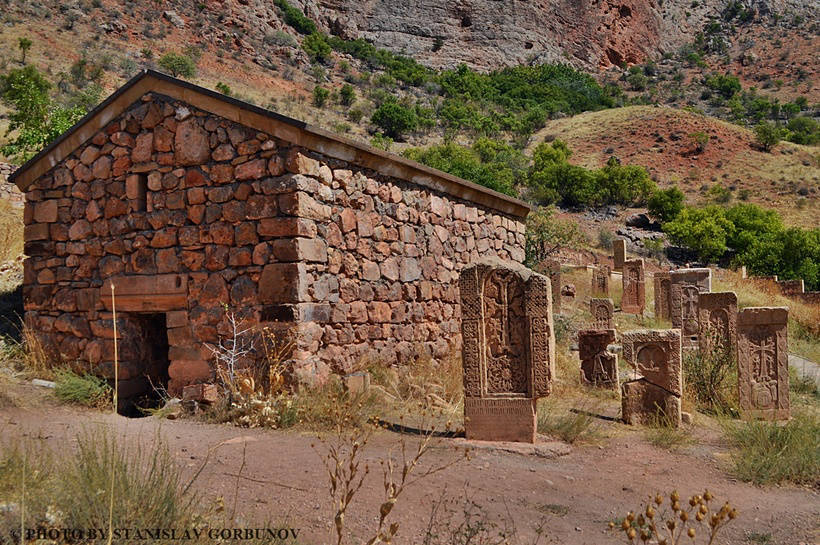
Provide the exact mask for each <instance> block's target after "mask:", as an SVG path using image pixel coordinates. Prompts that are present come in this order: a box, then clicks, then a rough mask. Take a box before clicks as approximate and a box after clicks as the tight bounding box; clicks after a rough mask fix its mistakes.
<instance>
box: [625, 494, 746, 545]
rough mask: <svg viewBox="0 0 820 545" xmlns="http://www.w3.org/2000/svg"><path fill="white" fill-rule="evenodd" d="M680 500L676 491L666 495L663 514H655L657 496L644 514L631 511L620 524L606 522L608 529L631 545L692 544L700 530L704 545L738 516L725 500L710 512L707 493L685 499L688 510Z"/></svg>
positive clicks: (658, 505) (659, 502)
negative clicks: (687, 542)
mask: <svg viewBox="0 0 820 545" xmlns="http://www.w3.org/2000/svg"><path fill="white" fill-rule="evenodd" d="M680 500H681V498H680V496H679V495H678V492H677V491H673V492H672V493H671V494H670V495H669V506H668V508H667V509H666V510H665V511H664V512H663V513H659V512H658V511H656V509H661V507H662V505H663V503H664V498H663V496H661V495H660V494H658V495H656V496H655V498H654V499H650V501H649V502H647V505H646V508H645V510H644V513H640V514H638V515H635V513H634V512H633V511H630V512H629V513H627V515H626V517H625V518H624V519H623V521H622V522H621V523H620V525H616V524H615V523H614V522H610V523H609V528H610V529H611V530H615V529H616V527H617V529H620V530H621V531H623V532H624V536H625V537H626V542H627V543H629V544H631V545H634V544H637V543H653V544H656V545H678V544H679V543H681V540H682V539H683V537H684V536H686V537H688V538H689V539H690V540H691V541H692V542H694V540H695V538H696V537H697V536H698V535H699V532H698V530H697V529H696V528H700V529H702V530H704V532H703V533H701V534H700V535H704V536H706V538H707V539H708V541H707V542H706V543H707V544H708V545H712V544H713V543H714V542H715V538H716V537H717V535H718V532H719V531H720V530H722V529H723V528H724V527H725V526H726V525H727V524H729V523H730V522H731V521H733V520H734V519H735V518H737V515H738V512H737V509H735V508H734V507H732V506H731V505H730V504H729V502H728V501H727V502H726V503H725V504H723V506H722V507H721V508H720V509H719V510H716V511H715V510H713V508H712V507H711V505H710V502H711V501H712V500H714V496H713V495H712V493H711V492H709V491H708V490H706V491H704V493H703V494H696V495H694V496H692V497H691V498H689V501H688V503H689V508H688V509H685V508H684V507H683V506H682V505H681V501H680ZM653 504H654V505H653ZM663 519H665V521H663ZM650 540H652V541H650Z"/></svg>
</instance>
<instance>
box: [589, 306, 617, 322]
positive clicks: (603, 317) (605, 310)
mask: <svg viewBox="0 0 820 545" xmlns="http://www.w3.org/2000/svg"><path fill="white" fill-rule="evenodd" d="M589 312H590V314H592V327H593V328H594V329H612V315H613V314H614V313H615V305H613V304H612V299H590V300H589Z"/></svg>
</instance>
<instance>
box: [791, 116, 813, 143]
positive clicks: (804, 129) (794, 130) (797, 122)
mask: <svg viewBox="0 0 820 545" xmlns="http://www.w3.org/2000/svg"><path fill="white" fill-rule="evenodd" d="M786 131H787V132H786V140H788V141H789V142H794V143H795V144H805V145H807V146H813V145H815V144H817V143H818V142H820V123H818V122H817V121H815V120H814V119H813V118H811V117H807V116H800V117H795V118H793V119H790V120H789V122H788V123H787V124H786Z"/></svg>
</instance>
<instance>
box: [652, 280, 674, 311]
mask: <svg viewBox="0 0 820 545" xmlns="http://www.w3.org/2000/svg"><path fill="white" fill-rule="evenodd" d="M652 280H653V284H654V288H655V318H661V319H663V320H668V319H669V318H670V314H669V310H670V308H671V306H672V292H671V290H670V280H669V273H668V272H656V273H655V274H654V276H653V279H652Z"/></svg>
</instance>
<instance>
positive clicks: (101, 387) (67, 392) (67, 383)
mask: <svg viewBox="0 0 820 545" xmlns="http://www.w3.org/2000/svg"><path fill="white" fill-rule="evenodd" d="M54 374H55V379H54V382H55V387H54V395H56V396H57V398H58V399H60V400H62V401H64V402H66V403H73V404H76V405H85V406H86V407H101V406H103V405H104V404H106V403H108V400H109V396H110V394H111V387H110V386H108V383H107V382H106V381H105V380H104V379H101V378H99V377H95V376H93V375H88V374H83V375H78V374H77V373H75V372H74V371H72V370H71V369H58V370H56V371H55V372H54Z"/></svg>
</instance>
